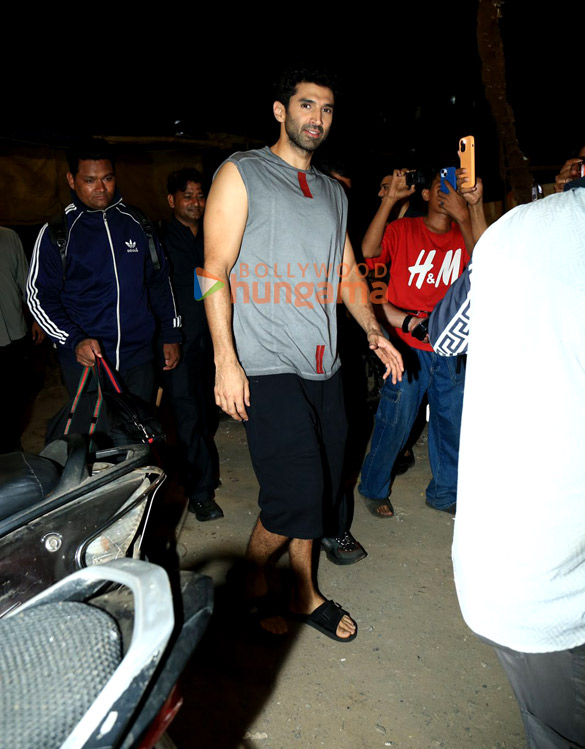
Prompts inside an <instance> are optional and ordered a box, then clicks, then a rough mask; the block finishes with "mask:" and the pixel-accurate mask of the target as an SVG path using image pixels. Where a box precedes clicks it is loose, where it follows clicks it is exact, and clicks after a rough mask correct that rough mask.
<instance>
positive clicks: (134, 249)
mask: <svg viewBox="0 0 585 749" xmlns="http://www.w3.org/2000/svg"><path fill="white" fill-rule="evenodd" d="M124 244H125V245H126V247H127V248H128V252H138V247H137V246H136V242H135V241H134V240H133V239H129V240H128V241H127V242H125V243H124Z"/></svg>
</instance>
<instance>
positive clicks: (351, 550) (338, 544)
mask: <svg viewBox="0 0 585 749" xmlns="http://www.w3.org/2000/svg"><path fill="white" fill-rule="evenodd" d="M321 547H322V548H323V549H325V552H326V554H327V559H329V561H330V562H333V564H355V562H359V561H360V559H365V558H366V557H367V556H368V553H367V551H366V550H365V549H364V547H363V546H362V545H361V544H360V543H359V542H358V541H356V540H355V538H354V537H353V536H352V535H351V533H350V532H349V531H346V532H345V533H344V534H343V535H342V536H339V537H338V538H322V539H321Z"/></svg>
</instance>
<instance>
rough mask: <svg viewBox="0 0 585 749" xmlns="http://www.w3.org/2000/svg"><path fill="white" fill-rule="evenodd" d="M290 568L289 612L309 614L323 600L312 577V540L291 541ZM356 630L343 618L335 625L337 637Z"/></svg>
mask: <svg viewBox="0 0 585 749" xmlns="http://www.w3.org/2000/svg"><path fill="white" fill-rule="evenodd" d="M289 555H290V566H291V568H292V571H293V574H294V578H295V589H294V592H293V598H292V601H291V610H292V611H293V613H295V614H311V613H312V612H313V611H314V610H315V609H316V608H317V607H318V606H320V605H321V604H322V603H324V601H325V599H324V598H323V596H322V595H320V594H319V593H318V591H317V589H316V587H315V583H314V577H313V540H312V539H304V538H293V539H291V542H290V546H289ZM355 630H356V626H355V622H354V621H353V620H352V619H351V618H350V617H349V616H343V618H342V619H341V621H340V622H339V624H338V625H337V632H336V634H337V636H338V637H350V636H351V635H353V633H354V632H355Z"/></svg>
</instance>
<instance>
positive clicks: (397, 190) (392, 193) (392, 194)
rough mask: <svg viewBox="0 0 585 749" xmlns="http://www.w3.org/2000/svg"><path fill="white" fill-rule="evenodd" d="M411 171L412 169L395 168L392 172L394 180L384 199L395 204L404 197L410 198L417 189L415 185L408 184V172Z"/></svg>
mask: <svg viewBox="0 0 585 749" xmlns="http://www.w3.org/2000/svg"><path fill="white" fill-rule="evenodd" d="M409 171H410V169H395V170H394V171H393V172H392V182H391V184H390V187H389V188H388V190H387V191H386V194H385V195H384V196H383V197H382V200H388V201H390V202H391V203H392V204H394V203H396V202H397V201H399V200H402V198H408V197H410V196H411V195H412V194H413V192H414V191H415V189H416V188H415V186H414V185H411V186H410V187H408V186H407V184H406V173H407V172H409Z"/></svg>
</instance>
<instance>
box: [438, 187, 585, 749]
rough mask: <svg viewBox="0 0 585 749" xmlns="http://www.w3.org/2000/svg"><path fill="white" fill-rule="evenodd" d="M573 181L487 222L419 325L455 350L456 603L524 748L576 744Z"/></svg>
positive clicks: (581, 399) (579, 357)
mask: <svg viewBox="0 0 585 749" xmlns="http://www.w3.org/2000/svg"><path fill="white" fill-rule="evenodd" d="M581 181H583V182H585V180H581ZM573 185H574V186H575V189H570V190H569V191H567V192H565V193H563V194H557V195H553V196H551V197H549V198H546V199H544V200H541V201H538V202H536V203H533V204H530V205H523V206H519V207H518V208H515V209H514V210H513V211H510V212H509V213H507V214H506V215H505V216H503V217H502V218H501V219H500V220H499V221H498V222H496V223H495V224H494V225H493V226H491V227H490V228H489V229H488V230H487V231H486V232H485V234H484V235H483V237H482V238H481V239H480V241H479V242H478V244H477V245H476V248H475V251H474V256H473V271H472V272H471V271H470V270H467V271H466V273H465V274H464V275H463V276H462V277H461V278H460V279H459V280H458V281H457V283H456V284H455V285H454V286H453V287H452V288H451V290H450V291H449V292H448V294H447V295H446V297H445V298H444V300H443V301H442V302H441V303H440V304H439V305H438V306H437V308H436V309H435V311H434V313H433V315H432V316H431V319H430V323H429V336H430V341H431V343H432V345H433V347H434V349H435V350H436V351H437V352H439V353H443V354H445V355H454V354H459V353H464V352H465V351H466V350H467V351H468V362H467V376H466V385H465V397H464V403H463V417H462V427H461V446H460V452H459V483H458V496H457V516H456V521H455V534H454V542H453V564H454V570H455V582H456V586H457V594H458V597H459V603H460V606H461V610H462V613H463V617H464V619H465V621H466V622H467V624H468V625H469V626H470V628H471V629H472V630H473V631H474V632H476V633H477V634H478V635H479V636H480V637H481V638H482V639H484V640H487V641H488V642H489V643H490V644H491V645H493V646H494V647H495V649H496V652H497V654H498V657H499V658H500V661H501V662H502V665H503V666H504V668H505V670H506V673H507V675H508V678H509V680H510V683H511V685H512V687H513V689H514V691H515V694H516V698H517V700H518V703H519V705H520V710H521V713H522V718H523V721H524V726H525V729H526V734H527V738H528V743H529V746H530V747H532V748H536V747H537V748H538V749H543V748H544V747H546V748H547V749H548V748H550V747H568V746H571V747H575V746H578V747H582V746H585V513H584V512H583V506H584V502H585V461H584V460H583V444H582V441H581V440H582V435H583V430H584V425H585V325H583V319H584V317H585V189H582V187H577V185H578V182H577V183H573ZM584 186H585V185H584ZM509 434H516V435H517V438H516V440H515V445H514V450H513V451H512V453H510V452H509V451H508V450H506V444H507V435H509Z"/></svg>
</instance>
